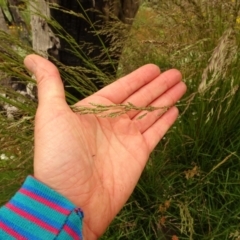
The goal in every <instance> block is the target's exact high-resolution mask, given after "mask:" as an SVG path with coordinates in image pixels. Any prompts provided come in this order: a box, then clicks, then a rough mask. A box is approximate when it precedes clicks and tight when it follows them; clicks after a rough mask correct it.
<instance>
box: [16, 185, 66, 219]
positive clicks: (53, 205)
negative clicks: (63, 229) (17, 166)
mask: <svg viewBox="0 0 240 240" xmlns="http://www.w3.org/2000/svg"><path fill="white" fill-rule="evenodd" d="M19 191H20V192H21V193H22V194H24V195H26V196H28V197H30V198H32V199H34V200H36V201H38V202H40V203H42V204H44V205H46V206H48V207H50V208H52V209H54V210H56V211H58V212H60V213H62V214H64V215H68V214H69V213H70V211H69V210H67V209H65V208H63V207H61V206H59V205H57V204H56V203H53V202H51V201H49V200H47V199H45V198H43V197H40V196H38V195H37V194H35V193H33V192H30V191H28V190H26V189H20V190H19Z"/></svg>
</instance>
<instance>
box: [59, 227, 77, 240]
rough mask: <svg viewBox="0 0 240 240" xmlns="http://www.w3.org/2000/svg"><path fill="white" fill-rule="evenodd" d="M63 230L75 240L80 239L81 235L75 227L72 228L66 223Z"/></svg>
mask: <svg viewBox="0 0 240 240" xmlns="http://www.w3.org/2000/svg"><path fill="white" fill-rule="evenodd" d="M63 230H65V232H67V233H68V234H69V235H70V236H71V237H72V238H73V239H74V240H80V237H79V236H78V234H77V233H76V232H74V230H73V229H71V228H70V227H69V226H68V225H64V227H63Z"/></svg>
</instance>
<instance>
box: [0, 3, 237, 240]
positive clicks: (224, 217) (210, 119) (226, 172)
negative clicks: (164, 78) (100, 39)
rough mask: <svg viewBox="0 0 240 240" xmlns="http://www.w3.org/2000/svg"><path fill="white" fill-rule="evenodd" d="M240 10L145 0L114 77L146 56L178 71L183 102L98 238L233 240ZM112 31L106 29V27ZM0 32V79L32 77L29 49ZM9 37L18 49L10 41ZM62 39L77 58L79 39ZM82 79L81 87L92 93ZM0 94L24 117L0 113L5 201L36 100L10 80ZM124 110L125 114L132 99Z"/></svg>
mask: <svg viewBox="0 0 240 240" xmlns="http://www.w3.org/2000/svg"><path fill="white" fill-rule="evenodd" d="M153 2H154V1H153ZM239 7H240V1H239V0H236V1H230V0H229V1H226V0H216V1H208V0H201V1H195V0H183V1H178V0H169V1H155V3H152V2H144V3H143V5H142V7H141V9H140V10H139V14H138V16H137V19H136V21H135V23H134V26H133V28H132V31H131V32H130V36H129V37H128V40H127V44H126V47H125V49H124V52H123V54H122V58H121V62H120V65H119V70H118V75H119V76H121V75H125V74H126V73H128V72H130V71H132V70H134V69H136V68H137V67H139V66H141V65H143V64H145V63H149V62H153V63H155V64H157V65H158V66H160V67H161V69H162V71H164V70H166V69H169V68H172V67H174V68H178V69H180V70H181V72H182V73H183V78H184V81H185V82H186V84H187V85H188V92H187V94H186V96H185V98H184V99H183V100H181V102H180V104H179V108H180V112H181V115H180V117H179V119H178V120H177V122H176V124H175V125H174V127H173V128H172V129H171V130H170V131H169V132H168V133H167V134H166V136H165V137H164V138H163V140H162V141H161V142H160V144H159V146H158V147H157V148H156V150H155V151H154V152H153V154H152V155H151V157H150V159H149V162H148V164H147V166H146V169H145V171H144V172H143V174H142V177H141V179H140V181H139V184H138V185H137V187H136V189H135V191H134V192H133V194H132V196H131V197H130V199H129V201H128V203H127V204H126V205H125V206H124V208H123V209H122V211H121V212H120V213H119V215H118V216H117V217H116V219H115V220H114V222H113V223H112V224H111V226H110V227H109V229H108V230H107V232H106V233H105V235H104V236H103V237H102V239H174V240H177V239H206V240H207V239H209V240H210V239H234V240H236V239H239V237H240V234H239V232H240V225H239V217H240V206H239V198H240V186H239V184H240V171H239V169H240V141H239V136H240V119H239V118H240V117H239V116H240V94H239V84H240V73H239V70H238V69H239V65H240V55H239V52H238V48H239V41H240V36H239V28H240V26H239V17H238V16H239V15H238V13H239ZM115 26H116V25H115ZM56 27H60V26H57V25H56ZM111 29H112V30H111ZM113 29H114V25H113V26H112V27H110V26H109V31H110V32H111V31H113ZM0 39H1V46H2V47H1V49H0V50H1V54H0V58H1V61H2V64H1V66H0V71H1V72H4V77H6V75H7V76H15V77H17V78H18V80H19V81H28V82H32V79H31V76H29V75H28V73H27V72H26V71H25V70H24V68H23V65H22V60H23V54H19V52H18V51H16V48H17V49H18V50H19V49H21V51H20V52H22V51H23V50H22V49H24V51H25V54H26V53H30V52H32V50H31V48H29V47H27V46H25V45H23V43H18V42H17V41H16V39H15V38H11V37H9V36H7V35H6V34H5V33H1V35H0ZM7 40H8V41H7ZM10 40H11V42H12V43H13V45H14V46H15V49H12V48H11V47H9V45H8V44H7V43H8V42H9V41H10ZM68 40H69V41H72V46H73V51H74V52H75V53H76V54H77V55H78V56H79V57H81V56H80V48H79V46H77V44H76V43H74V41H73V40H72V39H71V38H70V37H69V38H68ZM121 44H122V43H121ZM103 49H104V46H103ZM90 65H91V64H90ZM58 66H59V68H60V70H61V72H62V76H64V77H69V75H68V72H69V71H71V72H74V74H75V75H78V73H80V72H81V71H82V69H80V68H79V69H77V68H68V67H65V66H63V65H61V64H60V63H58ZM93 69H95V68H94V66H93ZM85 71H86V69H85ZM97 73H98V75H99V77H100V78H101V79H105V80H104V81H105V83H106V84H107V83H108V82H111V81H112V80H111V79H108V80H107V77H106V76H104V73H102V72H101V69H98V70H97ZM76 77H77V76H76ZM78 78H79V76H78ZM75 82H76V80H75V79H72V84H75ZM81 86H82V88H83V89H82V90H81V91H83V92H84V91H85V92H86V93H87V94H89V93H90V92H91V91H92V90H91V91H89V89H88V86H85V85H81ZM85 88H86V89H85ZM0 91H1V93H3V92H6V91H7V93H8V96H9V97H8V98H7V97H5V96H4V95H3V94H1V95H0V101H4V102H7V103H8V104H12V105H15V106H16V107H17V108H18V109H19V114H20V116H18V117H15V118H14V119H12V120H9V119H8V118H7V116H5V115H4V113H3V114H2V115H0V124H1V130H0V142H1V149H0V158H1V159H2V160H0V179H1V180H0V181H1V182H0V189H1V193H3V194H1V199H0V202H1V203H4V202H5V201H6V200H7V199H8V198H9V197H10V196H11V195H12V194H13V193H14V191H15V190H16V188H17V187H18V186H19V184H20V183H21V182H22V181H23V179H24V177H25V176H26V175H27V174H28V173H29V172H31V167H32V164H31V163H32V154H33V151H32V146H33V145H32V144H33V143H32V141H33V118H34V113H35V109H36V102H33V101H32V100H31V99H28V98H27V97H24V96H22V95H21V97H20V94H19V93H16V92H13V91H11V90H10V89H6V87H1V89H0ZM94 107H100V109H101V108H102V107H103V106H94V105H93V108H94ZM105 107H107V106H105ZM115 107H116V106H114V109H115ZM118 107H119V106H117V109H118ZM120 107H121V109H120V110H121V111H122V110H123V111H124V108H125V107H128V105H126V106H120ZM122 107H123V108H122ZM131 107H133V108H134V107H139V106H131ZM140 107H141V106H140ZM94 109H95V108H94ZM87 110H89V109H87ZM94 111H95V110H94ZM98 113H99V112H98ZM3 154H4V155H3Z"/></svg>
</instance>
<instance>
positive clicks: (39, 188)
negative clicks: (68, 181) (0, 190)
mask: <svg viewBox="0 0 240 240" xmlns="http://www.w3.org/2000/svg"><path fill="white" fill-rule="evenodd" d="M22 189H26V190H28V191H31V192H32V193H35V194H36V195H38V196H40V197H42V198H45V199H47V200H49V201H51V202H53V203H55V204H57V205H59V206H61V207H62V208H64V209H66V210H68V211H72V210H73V209H74V208H75V206H74V205H73V204H72V203H71V202H70V201H69V200H68V199H66V198H65V197H64V196H62V195H61V194H59V193H57V192H56V191H54V190H52V189H50V188H49V187H47V186H45V185H44V184H41V183H40V182H37V180H35V179H34V178H32V177H28V178H27V181H26V182H25V183H24V185H23V186H22ZM50 194H51V196H50Z"/></svg>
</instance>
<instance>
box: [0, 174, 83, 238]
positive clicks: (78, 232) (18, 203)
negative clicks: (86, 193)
mask: <svg viewBox="0 0 240 240" xmlns="http://www.w3.org/2000/svg"><path fill="white" fill-rule="evenodd" d="M82 220H83V212H82V211H81V209H79V208H76V207H75V206H74V205H73V204H72V203H71V202H70V201H69V200H68V199H66V198H65V197H63V196H62V195H60V194H59V193H57V192H55V191H54V190H52V189H50V188H49V187H48V186H46V185H44V184H43V183H41V182H39V181H37V180H36V179H35V178H33V177H31V176H29V177H27V179H26V180H25V182H24V184H23V186H22V187H21V188H20V190H19V191H18V192H17V193H16V194H15V195H14V197H13V198H12V199H11V200H10V201H9V202H8V203H7V204H6V205H4V206H3V207H2V208H0V239H4V240H14V239H21V240H26V239H31V240H32V239H34V240H46V239H48V240H53V239H54V240H64V239H73V240H82Z"/></svg>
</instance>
